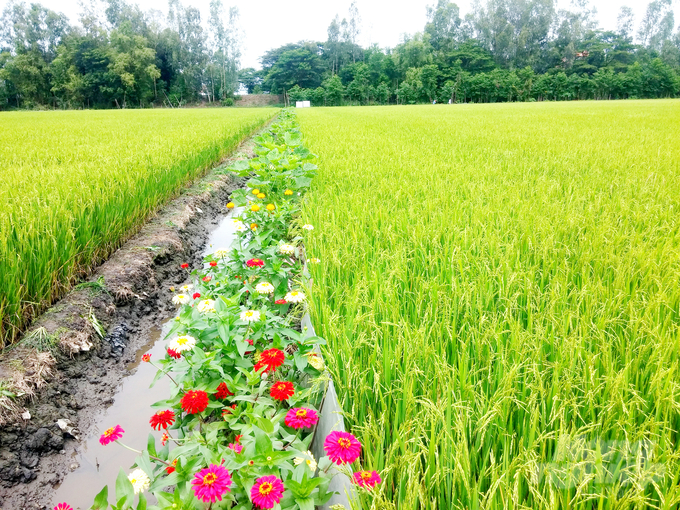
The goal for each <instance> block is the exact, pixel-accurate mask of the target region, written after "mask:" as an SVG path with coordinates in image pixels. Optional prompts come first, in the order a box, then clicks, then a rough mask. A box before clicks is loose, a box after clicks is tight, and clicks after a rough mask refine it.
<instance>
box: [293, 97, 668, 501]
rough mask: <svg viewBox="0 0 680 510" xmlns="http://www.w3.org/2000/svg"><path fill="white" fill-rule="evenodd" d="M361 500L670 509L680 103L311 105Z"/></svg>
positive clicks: (318, 270) (319, 275)
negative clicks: (357, 445)
mask: <svg viewBox="0 0 680 510" xmlns="http://www.w3.org/2000/svg"><path fill="white" fill-rule="evenodd" d="M299 120H300V124H301V130H302V133H303V135H304V137H305V143H306V145H307V146H308V147H309V149H310V150H311V151H313V152H314V153H316V154H318V155H319V159H318V161H317V164H318V167H319V170H318V177H317V178H316V179H315V180H314V183H313V185H312V190H311V192H310V193H309V194H308V195H307V198H306V202H305V206H304V211H303V218H304V220H305V221H306V222H309V223H311V224H313V225H314V226H315V230H314V231H313V232H312V235H310V236H308V238H307V239H306V246H307V253H308V256H310V257H318V258H320V260H321V262H320V263H319V264H317V265H316V266H312V268H311V273H312V276H313V278H314V290H313V296H312V298H313V302H312V310H313V318H314V325H315V328H316V329H317V331H318V333H319V334H320V335H322V336H323V337H325V338H326V339H327V342H328V345H327V348H326V349H325V352H324V355H325V356H326V358H327V360H328V364H329V368H330V369H331V372H332V375H333V378H334V380H335V383H336V387H337V388H338V392H339V397H340V399H341V402H342V405H343V408H344V411H345V412H346V414H347V419H348V420H349V424H350V426H351V430H352V431H353V432H354V433H355V434H356V435H357V437H359V439H360V440H361V441H362V442H363V443H364V444H371V445H374V446H375V448H374V449H373V450H371V451H370V452H368V453H365V457H364V459H363V464H364V466H365V469H376V470H378V471H380V472H381V475H382V477H383V479H384V483H383V484H381V485H380V486H379V487H376V488H375V489H374V490H373V491H372V492H371V493H370V494H369V493H365V494H364V496H363V498H364V499H363V505H364V507H365V508H385V509H397V508H398V509H399V510H405V509H442V510H443V509H450V508H461V509H462V508H466V509H482V508H484V509H490V508H499V509H501V508H503V509H505V508H544V509H558V508H569V509H595V508H597V509H613V508H662V509H671V508H678V507H679V505H680V485H679V481H680V311H679V307H680V137H679V136H678V133H680V102H678V101H673V100H664V101H626V102H573V103H559V104H556V103H544V104H540V103H539V104H502V105H501V104H498V105H493V104H491V105H456V106H451V107H447V106H446V105H442V106H431V105H428V106H414V107H365V108H334V109H321V108H319V109H310V110H302V111H300V113H299Z"/></svg>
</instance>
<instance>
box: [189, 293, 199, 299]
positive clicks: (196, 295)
mask: <svg viewBox="0 0 680 510" xmlns="http://www.w3.org/2000/svg"><path fill="white" fill-rule="evenodd" d="M191 297H192V298H193V299H198V298H200V297H201V293H200V292H194V295H193V296H191Z"/></svg>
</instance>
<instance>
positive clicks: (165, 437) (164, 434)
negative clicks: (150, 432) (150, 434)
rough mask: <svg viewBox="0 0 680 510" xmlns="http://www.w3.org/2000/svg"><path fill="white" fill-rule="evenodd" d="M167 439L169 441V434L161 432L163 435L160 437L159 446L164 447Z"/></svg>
mask: <svg viewBox="0 0 680 510" xmlns="http://www.w3.org/2000/svg"><path fill="white" fill-rule="evenodd" d="M168 439H170V434H168V433H167V432H163V435H161V446H165V443H167V442H168Z"/></svg>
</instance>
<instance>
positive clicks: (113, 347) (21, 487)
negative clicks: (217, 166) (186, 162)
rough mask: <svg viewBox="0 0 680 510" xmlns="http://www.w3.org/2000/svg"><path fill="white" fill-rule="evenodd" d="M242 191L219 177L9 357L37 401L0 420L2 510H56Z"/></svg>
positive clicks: (171, 209)
mask: <svg viewBox="0 0 680 510" xmlns="http://www.w3.org/2000/svg"><path fill="white" fill-rule="evenodd" d="M252 148H253V142H252V138H251V139H249V140H247V141H245V142H244V143H243V144H241V146H240V147H239V148H238V149H237V150H236V151H235V152H234V154H233V156H232V157H231V158H229V159H228V160H226V161H225V163H224V164H229V163H230V162H231V161H233V160H234V159H242V158H244V157H246V156H248V157H250V156H252ZM240 184H241V182H240V181H237V180H235V179H233V178H230V177H227V176H221V175H217V174H216V172H215V170H213V171H211V172H209V174H208V175H207V176H206V177H205V178H203V179H202V180H200V181H198V182H197V183H195V184H194V185H193V186H192V187H191V188H189V189H187V190H186V191H185V192H184V193H183V194H182V195H181V196H180V197H179V198H177V199H176V200H174V201H173V202H171V203H170V204H168V206H166V207H165V208H163V210H162V211H160V212H159V214H158V215H157V216H156V217H155V218H154V219H153V220H151V221H150V222H148V223H147V224H146V225H145V226H144V227H143V228H142V229H141V231H140V232H139V233H138V234H137V235H135V236H134V237H133V238H131V239H130V240H129V241H128V242H127V243H126V244H125V245H124V246H123V247H122V248H121V249H120V250H118V251H117V252H116V253H114V255H113V256H112V257H111V258H110V259H109V260H108V261H107V262H105V263H104V264H103V265H102V266H101V267H99V268H98V269H97V270H96V271H95V272H94V274H93V275H92V278H90V282H94V283H92V284H91V285H89V286H86V287H84V288H80V289H79V290H75V291H73V292H71V293H70V294H68V295H67V296H66V297H65V298H64V299H62V300H61V301H60V302H58V303H57V304H56V305H55V306H54V307H52V308H51V309H50V310H48V311H47V312H46V313H45V314H44V315H43V316H42V317H41V318H40V319H39V320H38V321H36V323H35V324H34V325H33V326H32V328H31V330H30V331H29V334H27V338H26V339H25V340H24V341H23V342H21V343H20V346H19V347H17V348H14V349H12V350H10V351H8V352H6V353H4V354H3V357H2V360H0V378H4V379H5V380H10V379H12V378H14V379H16V378H22V380H21V382H22V383H24V384H26V387H27V388H28V390H29V391H30V392H35V393H36V394H35V396H34V398H33V399H32V400H31V401H29V402H28V403H27V405H26V406H25V408H21V409H14V410H13V411H14V412H9V411H8V410H6V411H8V412H6V413H5V414H4V415H3V416H2V420H4V423H2V422H0V424H1V425H2V427H1V428H0V510H18V509H24V508H26V509H29V508H30V509H43V508H51V507H48V505H49V504H50V502H51V498H52V496H53V495H54V490H55V488H57V487H58V486H59V485H60V484H61V483H62V481H63V479H64V476H65V475H66V474H67V473H69V472H71V471H73V470H75V469H77V468H78V463H77V461H75V460H74V459H76V456H77V452H78V449H79V448H80V447H82V444H81V443H80V441H79V439H80V438H82V437H84V436H86V435H88V433H90V432H91V431H92V427H93V425H94V422H95V420H96V417H97V416H99V415H100V414H101V412H102V411H103V410H104V409H106V408H107V407H108V406H110V405H111V404H112V403H113V396H114V395H115V394H116V392H117V389H118V387H119V385H120V382H121V380H122V379H123V378H124V377H125V376H126V375H128V374H129V373H130V370H131V369H133V370H134V369H136V365H137V363H138V361H139V360H138V355H140V353H141V350H143V349H142V348H145V347H146V345H148V343H149V339H150V338H153V337H154V336H155V337H157V336H158V329H159V326H160V324H161V322H162V321H163V320H165V319H167V318H168V317H170V316H172V315H173V314H174V311H175V306H174V305H173V304H172V303H171V301H170V299H171V297H172V295H173V293H172V292H170V290H169V288H170V287H171V286H176V285H178V284H181V283H182V282H183V281H184V279H185V276H186V273H185V272H184V270H182V269H181V268H180V265H181V264H182V263H184V262H187V263H189V264H192V265H195V264H197V263H200V262H201V261H202V257H201V250H202V248H203V245H204V243H205V240H206V239H207V237H208V234H209V232H210V231H211V230H212V229H214V228H215V226H216V225H217V223H218V222H219V220H220V219H221V218H223V217H224V215H225V213H226V209H225V204H226V202H227V201H228V200H227V199H228V197H229V195H230V193H231V192H232V191H233V190H234V189H236V188H238V187H239V186H240ZM101 278H103V281H102V280H101ZM96 282H99V283H96ZM102 282H103V284H102ZM93 316H94V317H96V319H93ZM99 325H101V326H102V327H103V328H104V329H105V331H106V333H105V336H104V338H103V339H102V338H101V337H100V336H99V335H98V334H97V331H96V330H97V328H98V326H99ZM67 353H68V354H67ZM29 414H30V418H29V417H28V416H29ZM21 415H23V417H22V416H21ZM60 420H61V421H60ZM65 420H68V422H65ZM60 424H61V426H60Z"/></svg>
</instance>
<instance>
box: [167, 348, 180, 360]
mask: <svg viewBox="0 0 680 510" xmlns="http://www.w3.org/2000/svg"><path fill="white" fill-rule="evenodd" d="M168 356H170V357H171V358H175V359H180V358H181V357H182V355H181V354H180V353H179V352H177V351H176V350H175V349H168Z"/></svg>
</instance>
